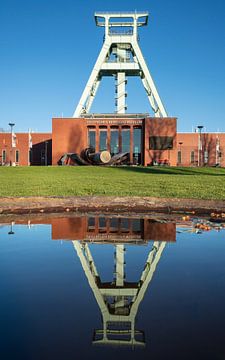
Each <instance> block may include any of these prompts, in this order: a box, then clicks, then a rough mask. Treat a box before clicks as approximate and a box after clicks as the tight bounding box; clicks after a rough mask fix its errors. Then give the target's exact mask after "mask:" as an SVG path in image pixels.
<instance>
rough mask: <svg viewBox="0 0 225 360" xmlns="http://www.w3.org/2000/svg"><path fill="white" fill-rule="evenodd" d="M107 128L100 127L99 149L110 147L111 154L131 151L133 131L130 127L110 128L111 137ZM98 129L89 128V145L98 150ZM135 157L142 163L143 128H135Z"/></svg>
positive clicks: (133, 140)
mask: <svg viewBox="0 0 225 360" xmlns="http://www.w3.org/2000/svg"><path fill="white" fill-rule="evenodd" d="M107 134H108V133H107V128H100V129H99V139H98V142H99V151H104V150H108V149H110V153H111V155H112V156H113V155H116V154H118V153H130V150H131V132H130V128H122V129H121V131H120V130H119V129H118V128H111V129H110V137H109V138H108V136H107ZM96 140H97V139H96V130H95V129H94V128H89V129H88V146H89V147H92V148H93V149H94V150H96V142H97V141H96ZM132 142H133V149H132V151H133V157H134V158H135V157H136V158H137V159H136V160H137V161H138V163H140V161H141V160H140V158H141V152H142V131H141V128H134V129H133V139H132Z"/></svg>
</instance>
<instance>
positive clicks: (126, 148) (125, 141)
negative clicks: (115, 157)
mask: <svg viewBox="0 0 225 360" xmlns="http://www.w3.org/2000/svg"><path fill="white" fill-rule="evenodd" d="M122 152H124V153H125V152H128V153H129V152H130V129H129V128H123V129H122Z"/></svg>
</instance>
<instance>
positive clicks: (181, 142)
mask: <svg viewBox="0 0 225 360" xmlns="http://www.w3.org/2000/svg"><path fill="white" fill-rule="evenodd" d="M178 144H179V145H180V148H179V153H180V156H179V159H178V160H179V164H180V165H181V160H182V156H181V145H182V144H183V141H179V143H178Z"/></svg>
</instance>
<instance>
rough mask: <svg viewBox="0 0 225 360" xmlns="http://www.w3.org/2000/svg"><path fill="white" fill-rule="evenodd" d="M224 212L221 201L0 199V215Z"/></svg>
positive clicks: (63, 198) (79, 197) (142, 198)
mask: <svg viewBox="0 0 225 360" xmlns="http://www.w3.org/2000/svg"><path fill="white" fill-rule="evenodd" d="M77 211H79V212H104V213H107V212H114V213H125V212H127V213H129V212H135V213H139V212H141V213H146V212H164V213H167V214H171V213H172V212H176V213H177V212H184V213H189V212H190V213H195V214H209V213H211V212H215V211H216V212H224V211H225V200H198V199H167V198H153V197H115V196H77V197H6V198H0V214H31V213H62V212H66V213H69V212H77Z"/></svg>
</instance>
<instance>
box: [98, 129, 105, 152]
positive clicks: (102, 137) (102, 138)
mask: <svg viewBox="0 0 225 360" xmlns="http://www.w3.org/2000/svg"><path fill="white" fill-rule="evenodd" d="M99 130H100V141H99V150H100V151H104V150H107V128H100V129H99Z"/></svg>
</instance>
